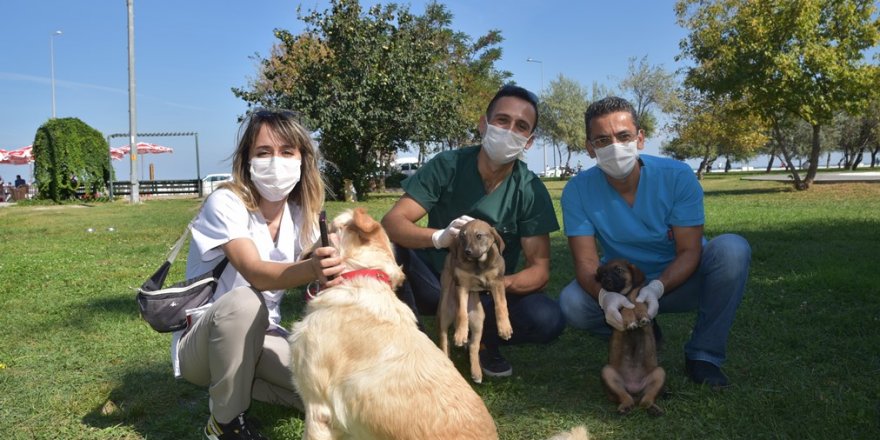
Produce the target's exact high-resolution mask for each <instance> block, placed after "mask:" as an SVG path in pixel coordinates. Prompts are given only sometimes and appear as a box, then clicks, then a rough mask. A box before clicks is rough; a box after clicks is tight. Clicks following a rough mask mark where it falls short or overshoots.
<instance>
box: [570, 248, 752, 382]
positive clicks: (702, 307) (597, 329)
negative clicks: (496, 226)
mask: <svg viewBox="0 0 880 440" xmlns="http://www.w3.org/2000/svg"><path fill="white" fill-rule="evenodd" d="M751 255H752V250H751V247H749V243H748V242H747V241H746V240H745V239H744V238H742V237H740V236H739V235H734V234H723V235H720V236H718V237H715V238H714V239H712V240H711V241H709V243H707V244H706V245H705V246H704V247H703V254H702V257H701V258H700V266H699V267H698V268H697V270H696V271H695V272H694V274H693V275H691V277H690V278H688V280H687V281H685V283H684V284H682V285H680V286H678V287H676V288H675V289H673V290H671V291H668V292H665V293H664V295H663V296H662V297H661V298H660V311H659V313H681V312H689V311H693V310H697V322H696V325H695V326H694V330H693V333H692V334H691V338H690V340H689V341H688V342H687V343H686V344H685V346H684V354H685V357H687V358H688V359H690V360H700V361H706V362H711V363H712V364H715V365H717V366H721V365H722V364H723V363H724V361H725V360H726V359H727V337H728V336H729V334H730V327H731V326H733V318H734V316H735V315H736V309H737V307H738V306H739V303H740V302H741V301H742V298H743V294H744V292H745V287H746V280H748V277H749V263H750V262H751V258H752V257H751ZM559 304H560V306H561V307H562V313H563V314H565V319H566V320H567V321H568V323H569V324H570V325H571V326H572V327H575V328H579V329H582V330H587V331H589V332H590V333H593V334H596V335H599V336H608V335H610V334H611V327H610V326H609V325H608V323H606V322H605V312H603V311H602V309H601V308H600V307H599V303H598V302H597V301H596V300H595V299H594V298H593V297H592V296H590V295H589V294H588V293H586V292H585V291H584V290H583V289H582V288H581V286H580V284H578V282H577V280H574V281H572V282H571V283H569V284H568V285H567V286H565V288H563V289H562V293H560V294H559Z"/></svg>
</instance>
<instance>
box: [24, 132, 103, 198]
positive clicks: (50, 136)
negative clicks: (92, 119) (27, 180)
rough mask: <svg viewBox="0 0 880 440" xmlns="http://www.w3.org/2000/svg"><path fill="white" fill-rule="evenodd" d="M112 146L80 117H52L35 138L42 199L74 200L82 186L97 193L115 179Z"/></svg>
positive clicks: (36, 172) (36, 164)
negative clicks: (111, 155)
mask: <svg viewBox="0 0 880 440" xmlns="http://www.w3.org/2000/svg"><path fill="white" fill-rule="evenodd" d="M109 151H110V146H109V144H107V140H106V139H104V136H103V135H101V132H99V131H98V130H95V129H94V128H92V127H90V126H88V125H87V124H86V123H84V122H83V121H81V120H79V119H77V118H58V119H50V120H49V121H48V122H46V123H45V124H43V125H42V126H41V127H40V128H39V129H37V134H36V136H35V137H34V147H33V154H34V178H35V179H36V180H37V188H38V190H39V194H40V198H44V199H51V200H54V201H55V202H60V201H61V200H66V199H71V198H74V197H75V196H76V191H77V190H78V189H79V188H85V190H86V192H87V193H91V194H95V193H98V192H101V191H103V190H105V189H106V188H107V183H108V182H110V181H111V180H112V179H113V167H112V166H111V165H110V153H109Z"/></svg>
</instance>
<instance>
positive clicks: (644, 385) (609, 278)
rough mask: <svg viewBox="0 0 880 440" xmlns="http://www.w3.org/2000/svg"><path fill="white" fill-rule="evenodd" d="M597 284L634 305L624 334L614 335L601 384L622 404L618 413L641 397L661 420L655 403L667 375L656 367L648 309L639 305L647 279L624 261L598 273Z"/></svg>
mask: <svg viewBox="0 0 880 440" xmlns="http://www.w3.org/2000/svg"><path fill="white" fill-rule="evenodd" d="M596 281H598V282H599V284H601V285H602V287H603V288H604V289H605V290H607V291H610V292H619V293H620V294H621V295H624V296H626V297H627V299H629V300H630V302H632V303H633V304H634V305H635V308H634V309H627V308H623V309H621V310H620V315H621V316H622V317H623V325H624V327H625V328H626V330H625V331H620V330H617V329H615V330H614V331H613V332H612V333H611V343H610V345H609V353H608V365H606V366H605V367H603V368H602V383H603V384H604V385H605V390H606V391H607V392H608V397H609V399H611V401H612V402H615V403H619V405H618V407H617V412H618V413H619V414H627V413H629V412H630V411H631V410H632V409H633V406H634V405H635V400H634V399H636V398H638V397H639V396H641V400H640V401H639V406H641V407H642V408H645V409H646V410H647V411H648V413H649V414H651V415H654V416H659V415H662V414H663V410H662V409H661V408H660V407H659V406H657V404H656V403H654V401H655V400H656V399H657V395H658V394H659V393H660V391H661V390H662V389H663V383H664V381H665V380H666V371H664V370H663V368H662V367H660V366H659V365H658V364H657V346H656V341H655V340H654V329H653V327H652V326H651V318H649V317H648V309H647V307H646V306H645V304H644V303H640V302H636V297H637V296H638V295H639V290H641V286H642V284H643V283H644V282H645V275H644V274H643V273H642V271H640V270H639V269H638V268H637V267H635V266H634V265H632V264H630V263H629V262H628V261H626V260H623V259H616V260H611V261H609V262H608V263H606V264H604V265H602V266H600V267H599V269H598V270H597V271H596Z"/></svg>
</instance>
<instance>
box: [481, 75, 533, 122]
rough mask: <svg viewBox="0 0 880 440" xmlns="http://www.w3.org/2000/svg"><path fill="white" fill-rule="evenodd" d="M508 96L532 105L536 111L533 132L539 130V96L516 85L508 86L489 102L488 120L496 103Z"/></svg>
mask: <svg viewBox="0 0 880 440" xmlns="http://www.w3.org/2000/svg"><path fill="white" fill-rule="evenodd" d="M507 96H512V97H514V98H519V99H522V100H523V101H526V102H528V103H529V104H531V105H532V108H533V109H535V125H533V126H532V132H533V133H534V131H535V129H536V128H538V96H537V95H535V94H534V93H532V92H530V91H528V90H526V89H524V88H522V87H520V86H517V85H514V84H507V85H505V86H503V87H501V88H500V89H499V90H498V92H497V93H495V96H494V97H493V98H492V100H491V101H489V105H488V106H487V107H486V119H491V117H492V111H493V110H495V103H496V102H498V100H499V99H501V98H504V97H507Z"/></svg>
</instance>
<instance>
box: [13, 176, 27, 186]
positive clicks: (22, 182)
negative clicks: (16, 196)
mask: <svg viewBox="0 0 880 440" xmlns="http://www.w3.org/2000/svg"><path fill="white" fill-rule="evenodd" d="M25 185H27V182H25V180H24V179H22V178H21V174H16V175H15V187H16V188H21V187H22V186H25Z"/></svg>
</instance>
